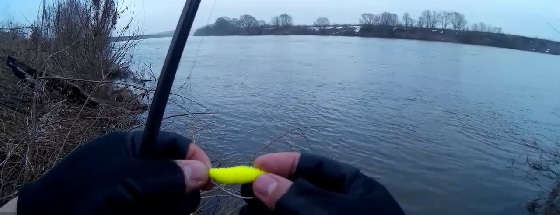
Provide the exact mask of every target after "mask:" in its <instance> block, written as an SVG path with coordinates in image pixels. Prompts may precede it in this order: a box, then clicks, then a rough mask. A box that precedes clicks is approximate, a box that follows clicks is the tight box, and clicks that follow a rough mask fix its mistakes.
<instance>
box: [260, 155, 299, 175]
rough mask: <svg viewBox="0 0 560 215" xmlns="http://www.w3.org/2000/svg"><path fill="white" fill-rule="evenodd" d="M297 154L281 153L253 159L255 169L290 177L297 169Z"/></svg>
mask: <svg viewBox="0 0 560 215" xmlns="http://www.w3.org/2000/svg"><path fill="white" fill-rule="evenodd" d="M300 156H301V154H300V153H299V152H281V153H270V154H266V155H262V156H260V157H258V158H257V159H255V163H254V165H255V167H257V168H259V169H262V170H264V171H266V172H269V173H274V174H277V175H280V176H283V177H289V176H291V175H292V174H293V173H294V172H295V170H296V167H297V164H298V162H299V158H300Z"/></svg>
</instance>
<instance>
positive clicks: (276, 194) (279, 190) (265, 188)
mask: <svg viewBox="0 0 560 215" xmlns="http://www.w3.org/2000/svg"><path fill="white" fill-rule="evenodd" d="M292 184H293V182H291V181H290V180H288V179H286V178H283V177H280V176H278V175H274V174H265V175H262V176H260V177H258V178H257V180H255V182H254V183H253V191H254V192H255V196H257V198H258V199H259V200H261V201H262V202H263V203H264V204H265V205H266V206H267V207H268V208H269V209H274V207H275V206H276V202H277V201H278V200H279V199H280V198H282V196H283V195H284V194H286V193H287V192H288V190H289V189H290V187H291V186H292Z"/></svg>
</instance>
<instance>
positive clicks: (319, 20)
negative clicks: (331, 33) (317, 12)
mask: <svg viewBox="0 0 560 215" xmlns="http://www.w3.org/2000/svg"><path fill="white" fill-rule="evenodd" d="M313 24H314V25H315V26H318V27H326V26H328V25H330V24H331V22H330V21H329V19H328V18H327V17H319V18H317V20H316V21H315V22H314V23H313Z"/></svg>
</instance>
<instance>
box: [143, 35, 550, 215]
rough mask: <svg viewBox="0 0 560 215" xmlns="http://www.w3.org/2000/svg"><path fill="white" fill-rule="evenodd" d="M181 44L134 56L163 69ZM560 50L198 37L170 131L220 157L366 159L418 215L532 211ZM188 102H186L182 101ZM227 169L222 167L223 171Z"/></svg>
mask: <svg viewBox="0 0 560 215" xmlns="http://www.w3.org/2000/svg"><path fill="white" fill-rule="evenodd" d="M169 43H170V38H160V39H148V40H143V41H141V44H140V46H139V47H138V48H137V50H136V54H135V61H136V62H141V63H143V64H144V63H145V64H150V65H152V67H153V69H154V71H156V72H158V71H159V70H160V69H161V66H162V62H163V60H164V58H165V54H166V52H167V48H168V46H169ZM559 68H560V58H558V56H552V55H545V54H537V53H530V52H522V51H516V50H509V49H499V48H490V47H482V46H471V45H461V44H451V43H439V42H423V41H413V40H395V39H376V38H356V37H328V36H324V37H321V36H250V37H249V36H247V37H244V36H232V37H192V38H190V40H189V44H188V47H187V50H186V52H185V55H184V57H183V60H182V63H181V66H180V69H179V71H178V74H177V80H176V84H175V88H174V92H175V93H176V94H179V95H182V96H186V97H189V98H192V99H194V100H196V101H197V103H200V104H197V103H194V102H187V103H186V104H185V103H184V102H183V103H179V102H172V103H170V105H169V110H168V112H167V114H168V115H173V114H177V113H181V109H182V108H187V109H189V110H190V111H192V112H213V113H215V114H211V115H196V116H194V117H188V118H184V117H174V118H171V119H169V120H167V121H166V122H165V125H166V129H168V130H175V131H179V132H183V133H185V132H187V133H189V134H193V133H194V134H196V139H197V141H198V143H199V144H200V145H202V146H203V147H204V148H205V149H206V150H207V151H208V152H209V154H211V156H212V158H213V159H215V160H220V161H222V163H232V162H233V163H235V162H238V163H248V162H250V161H251V159H252V158H253V156H254V154H255V153H261V154H262V152H259V151H260V150H261V149H262V148H263V146H264V145H269V147H266V148H265V149H264V151H266V152H276V151H286V150H291V151H305V152H312V153H316V154H321V155H324V156H328V157H330V158H333V159H336V160H339V161H343V162H346V163H349V164H352V165H355V166H357V167H359V168H361V169H362V171H363V172H364V173H365V174H367V175H369V176H371V177H374V178H376V179H377V180H379V181H380V182H381V183H383V184H384V185H386V186H387V188H388V189H389V190H390V192H391V193H392V194H393V195H394V196H395V198H396V199H397V200H398V201H399V202H400V203H401V205H402V206H403V208H404V210H405V211H406V212H407V213H409V214H524V213H525V211H524V205H525V203H526V202H527V201H528V200H530V199H532V198H534V197H536V196H537V195H538V194H539V192H540V191H541V190H540V189H539V188H538V187H537V186H535V184H534V183H532V182H531V180H529V179H528V177H527V171H526V170H527V165H526V164H525V160H526V158H527V156H534V149H533V147H534V146H535V145H539V146H543V145H545V146H550V145H554V144H559V143H560V97H559V96H558V93H559V92H560V71H559V70H558V69H559ZM176 103H179V104H183V105H177V104H176ZM222 163H218V164H216V165H220V164H222Z"/></svg>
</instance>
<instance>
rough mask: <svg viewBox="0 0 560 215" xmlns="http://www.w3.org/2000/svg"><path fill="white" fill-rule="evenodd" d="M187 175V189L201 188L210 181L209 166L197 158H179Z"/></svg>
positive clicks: (178, 162) (179, 163)
mask: <svg viewBox="0 0 560 215" xmlns="http://www.w3.org/2000/svg"><path fill="white" fill-rule="evenodd" d="M176 163H177V165H179V167H181V170H182V171H183V175H184V176H185V185H186V191H187V192H191V191H193V190H200V189H202V188H203V187H204V186H206V184H208V183H209V179H208V166H207V165H206V164H204V163H202V162H200V161H197V160H178V161H176Z"/></svg>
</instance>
